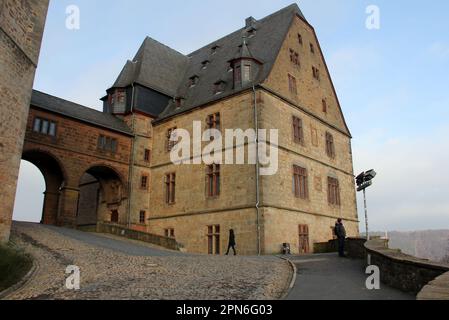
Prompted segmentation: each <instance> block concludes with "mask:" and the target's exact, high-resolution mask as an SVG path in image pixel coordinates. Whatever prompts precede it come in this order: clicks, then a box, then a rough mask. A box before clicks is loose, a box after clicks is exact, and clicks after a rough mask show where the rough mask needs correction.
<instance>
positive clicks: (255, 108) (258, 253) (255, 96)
mask: <svg viewBox="0 0 449 320" xmlns="http://www.w3.org/2000/svg"><path fill="white" fill-rule="evenodd" d="M253 95H254V129H255V131H256V140H255V143H256V226H257V255H259V256H260V255H261V254H262V252H261V234H260V178H259V177H260V161H259V160H260V158H259V114H258V107H257V92H256V87H255V86H254V85H253Z"/></svg>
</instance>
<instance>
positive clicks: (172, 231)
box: [164, 228, 176, 239]
mask: <svg viewBox="0 0 449 320" xmlns="http://www.w3.org/2000/svg"><path fill="white" fill-rule="evenodd" d="M164 236H165V237H166V238H170V239H175V238H176V236H175V228H166V229H164Z"/></svg>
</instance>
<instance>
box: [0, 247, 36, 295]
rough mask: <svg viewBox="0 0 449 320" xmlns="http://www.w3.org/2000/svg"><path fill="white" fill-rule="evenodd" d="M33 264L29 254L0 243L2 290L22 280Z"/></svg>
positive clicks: (0, 284) (0, 279) (0, 286)
mask: <svg viewBox="0 0 449 320" xmlns="http://www.w3.org/2000/svg"><path fill="white" fill-rule="evenodd" d="M32 265H33V261H32V259H31V257H30V256H29V255H27V254H25V253H24V252H22V251H18V250H17V249H15V248H13V247H11V246H5V245H0V292H1V291H3V290H5V289H7V288H9V287H11V286H13V285H15V284H16V283H18V282H19V281H20V280H22V278H23V277H24V276H25V275H26V274H27V273H28V272H29V271H30V269H31V267H32Z"/></svg>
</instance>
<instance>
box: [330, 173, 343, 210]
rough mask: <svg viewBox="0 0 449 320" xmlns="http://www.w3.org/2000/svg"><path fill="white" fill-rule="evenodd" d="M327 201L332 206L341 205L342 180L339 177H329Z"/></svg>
mask: <svg viewBox="0 0 449 320" xmlns="http://www.w3.org/2000/svg"><path fill="white" fill-rule="evenodd" d="M327 201H328V204H329V205H331V206H337V207H339V206H341V197H340V181H339V180H338V178H334V177H330V176H328V177H327Z"/></svg>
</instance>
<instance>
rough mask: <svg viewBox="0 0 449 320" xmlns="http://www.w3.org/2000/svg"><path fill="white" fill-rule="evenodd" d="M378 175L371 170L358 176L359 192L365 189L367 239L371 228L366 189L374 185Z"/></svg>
mask: <svg viewBox="0 0 449 320" xmlns="http://www.w3.org/2000/svg"><path fill="white" fill-rule="evenodd" d="M376 176H377V172H376V171H374V170H369V171H366V172H362V173H361V174H359V175H358V176H357V177H356V183H357V192H360V191H363V203H364V207H365V227H366V239H367V240H368V241H369V240H370V236H369V228H368V206H367V204H366V189H368V188H369V187H371V186H372V185H373V179H374V178H375V177H376Z"/></svg>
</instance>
